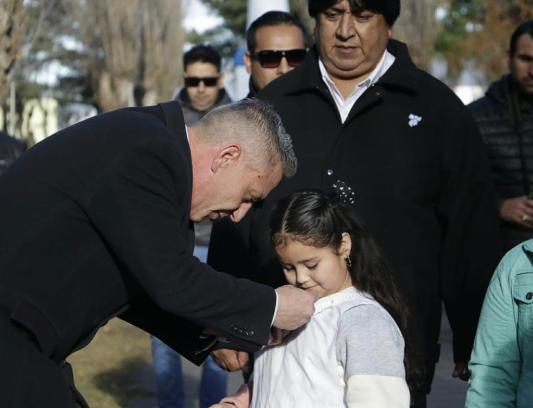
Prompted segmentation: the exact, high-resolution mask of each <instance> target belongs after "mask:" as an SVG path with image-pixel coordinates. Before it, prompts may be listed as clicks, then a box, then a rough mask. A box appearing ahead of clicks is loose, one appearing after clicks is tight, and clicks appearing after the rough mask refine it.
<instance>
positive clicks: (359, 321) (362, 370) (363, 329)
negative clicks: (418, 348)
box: [337, 305, 410, 408]
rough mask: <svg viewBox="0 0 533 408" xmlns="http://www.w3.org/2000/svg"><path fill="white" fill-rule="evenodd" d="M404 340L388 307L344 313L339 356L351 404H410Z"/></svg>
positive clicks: (402, 407)
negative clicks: (404, 358) (406, 378)
mask: <svg viewBox="0 0 533 408" xmlns="http://www.w3.org/2000/svg"><path fill="white" fill-rule="evenodd" d="M403 355H404V342H403V337H402V336H401V334H400V332H399V330H398V328H397V326H396V325H395V324H394V321H393V320H392V318H391V317H390V316H389V315H388V314H386V312H385V311H383V310H381V309H380V308H378V307H376V306H373V305H361V306H357V307H354V308H352V309H350V310H348V311H347V312H345V313H344V314H343V316H342V317H341V321H340V326H339V333H338V336H337V360H338V362H339V365H340V366H341V367H342V369H343V371H344V380H345V382H346V402H347V403H348V407H349V408H374V407H375V408H381V407H387V408H409V404H410V395H409V388H408V386H407V383H406V382H405V368H404V364H403Z"/></svg>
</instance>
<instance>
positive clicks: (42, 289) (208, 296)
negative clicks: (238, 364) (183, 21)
mask: <svg viewBox="0 0 533 408" xmlns="http://www.w3.org/2000/svg"><path fill="white" fill-rule="evenodd" d="M0 191H1V192H2V193H1V194H2V197H7V198H8V199H2V200H0V231H1V234H0V248H2V251H1V253H0V311H2V309H3V311H4V315H7V316H9V319H10V320H11V321H12V322H14V324H16V325H17V327H23V329H24V330H25V331H27V332H28V333H31V334H32V335H33V336H34V341H35V342H36V343H37V344H38V347H39V348H40V350H41V351H42V353H43V354H44V355H45V356H48V357H49V358H50V359H51V360H53V361H55V362H60V361H62V360H63V359H65V358H66V357H67V356H68V355H69V354H70V353H72V352H73V351H74V350H76V349H79V348H80V347H83V346H84V345H85V344H86V343H87V342H88V341H90V339H91V338H92V336H93V335H94V333H95V332H96V330H97V329H98V328H99V327H100V326H101V325H102V324H105V322H107V320H108V319H109V318H110V317H113V316H115V315H120V317H122V318H124V319H125V320H127V321H130V322H131V323H133V324H135V325H137V326H138V327H140V328H142V329H144V330H146V331H148V332H150V333H152V334H154V335H156V336H157V337H158V338H160V339H162V340H163V341H165V342H167V343H168V344H169V345H170V346H171V347H173V348H175V349H176V350H177V351H178V352H180V353H181V354H183V355H184V356H185V357H187V358H189V359H192V360H194V361H195V362H197V363H199V362H201V361H202V360H203V358H204V357H205V356H204V355H201V356H200V357H198V356H197V355H196V354H195V348H196V346H197V345H196V341H197V340H198V337H199V333H200V330H201V327H209V328H212V329H214V330H215V331H216V332H217V333H219V338H224V339H225V340H227V341H228V342H229V343H228V345H229V346H230V347H234V348H239V349H242V350H246V351H251V352H253V351H256V350H258V349H259V348H260V347H261V345H263V344H266V343H267V341H268V332H269V329H270V324H271V320H272V316H273V313H274V308H275V293H274V291H273V290H272V289H271V288H269V287H266V286H262V285H259V284H256V283H252V282H250V281H245V280H237V279H235V278H233V277H231V276H229V275H226V274H223V273H217V272H215V271H214V270H213V269H211V268H210V267H209V266H207V265H205V264H202V263H200V262H199V261H198V260H197V259H196V258H194V257H193V256H192V252H193V247H194V229H193V225H192V223H191V222H190V220H189V213H190V205H191V194H192V167H191V157H190V151H189V147H188V142H187V138H186V132H185V127H184V123H183V116H182V113H181V109H180V106H179V104H178V103H177V102H170V103H166V104H160V105H158V106H154V107H147V108H131V109H122V110H118V111H115V112H111V113H106V114H103V115H99V116H97V117H96V118H92V119H89V120H86V121H84V122H81V123H79V124H77V125H74V126H72V127H70V128H67V129H65V130H63V131H61V132H58V133H57V134H55V135H53V136H51V137H49V138H48V139H46V140H44V141H43V142H41V143H39V144H37V145H36V146H34V147H32V149H30V150H28V152H27V153H26V154H25V155H24V156H23V157H21V158H20V160H18V161H17V162H16V163H14V164H13V165H12V166H11V167H10V168H9V169H8V170H7V171H6V172H5V173H4V174H3V175H2V176H1V177H0ZM0 316H1V314H0ZM178 316H179V317H180V318H178ZM183 319H187V320H189V321H193V322H195V323H196V324H192V323H189V322H187V321H185V320H183ZM0 320H1V319H0ZM204 354H205V353H204ZM1 401H2V399H1V396H0V406H3V405H2V403H1Z"/></svg>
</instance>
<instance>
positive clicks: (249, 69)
mask: <svg viewBox="0 0 533 408" xmlns="http://www.w3.org/2000/svg"><path fill="white" fill-rule="evenodd" d="M243 60H244V65H245V66H246V72H248V73H249V74H250V75H252V56H251V54H250V51H246V52H245V53H244V55H243Z"/></svg>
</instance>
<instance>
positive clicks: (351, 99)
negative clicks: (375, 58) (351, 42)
mask: <svg viewBox="0 0 533 408" xmlns="http://www.w3.org/2000/svg"><path fill="white" fill-rule="evenodd" d="M395 60H396V57H395V56H394V55H392V54H391V53H390V52H388V51H387V50H385V52H384V53H383V56H382V57H381V60H380V61H379V63H378V65H376V68H374V70H373V71H372V73H371V74H370V75H369V77H368V78H367V79H365V80H364V81H362V82H360V83H358V84H357V85H356V86H355V89H354V90H353V92H352V93H351V94H350V95H349V96H348V98H346V99H344V97H343V96H342V94H341V92H340V91H339V89H338V88H337V85H335V82H333V81H332V79H331V78H330V76H329V74H328V72H327V70H326V67H325V66H324V63H323V62H322V58H321V57H320V58H319V59H318V66H319V68H320V73H321V74H322V80H323V81H324V83H325V84H326V86H327V87H328V89H329V91H330V93H331V96H332V97H333V100H334V101H335V105H337V109H338V111H339V114H340V116H341V121H342V123H344V122H345V121H346V118H347V117H348V114H349V113H350V111H351V110H352V108H353V106H354V105H355V102H357V100H358V99H359V98H360V97H361V95H362V94H363V93H364V92H365V91H366V90H367V89H368V88H370V87H371V86H372V85H374V84H375V83H376V82H377V81H378V80H379V79H380V78H381V77H382V76H383V75H384V74H385V72H387V70H388V69H389V68H390V67H391V66H392V64H394V61H395Z"/></svg>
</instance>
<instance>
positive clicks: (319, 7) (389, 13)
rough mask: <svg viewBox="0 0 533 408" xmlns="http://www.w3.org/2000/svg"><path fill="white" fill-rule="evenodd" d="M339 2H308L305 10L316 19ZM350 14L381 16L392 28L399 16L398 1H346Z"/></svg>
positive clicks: (318, 0) (337, 0) (332, 0)
mask: <svg viewBox="0 0 533 408" xmlns="http://www.w3.org/2000/svg"><path fill="white" fill-rule="evenodd" d="M338 2H339V0H309V3H308V6H307V9H308V10H309V15H310V16H311V17H313V18H316V17H317V16H318V15H319V14H320V13H323V12H324V11H326V10H327V9H328V8H330V7H331V6H333V5H334V4H337V3H338ZM348 2H349V3H350V9H351V11H352V14H357V13H360V12H362V11H363V10H368V11H372V12H374V13H378V14H382V15H383V17H385V21H386V22H387V25H388V26H389V27H392V26H393V25H394V23H395V22H396V19H397V18H398V16H399V15H400V0H381V1H380V0H348Z"/></svg>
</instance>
